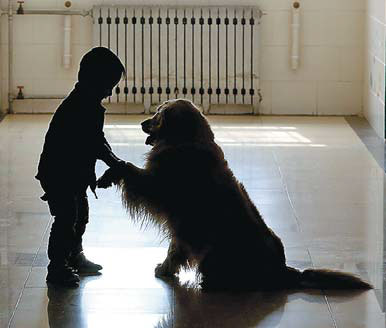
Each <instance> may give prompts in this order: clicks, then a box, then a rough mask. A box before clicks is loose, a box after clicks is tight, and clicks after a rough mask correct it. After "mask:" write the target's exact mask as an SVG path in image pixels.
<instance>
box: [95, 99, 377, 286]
mask: <svg viewBox="0 0 386 328" xmlns="http://www.w3.org/2000/svg"><path fill="white" fill-rule="evenodd" d="M141 124H142V130H143V131H144V132H145V133H146V134H148V137H147V139H146V144H148V145H152V149H151V150H150V152H149V153H148V154H147V159H146V164H145V167H144V168H139V167H136V166H134V165H133V164H131V163H126V164H125V165H124V166H123V167H122V168H121V169H109V170H107V171H106V172H105V173H104V174H103V176H102V177H101V178H100V179H99V180H98V186H99V187H100V188H107V187H109V186H111V185H112V183H114V184H116V185H118V186H119V187H120V188H121V190H122V199H123V202H124V205H125V206H126V208H127V209H128V210H129V212H130V214H131V215H132V216H133V217H134V218H137V219H138V220H145V221H151V222H153V223H156V224H157V225H158V226H159V227H160V229H161V230H162V231H163V232H164V233H165V234H166V235H167V236H168V237H169V238H170V240H171V242H170V246H169V250H168V255H167V257H166V259H165V261H164V262H163V263H162V264H159V265H158V266H157V267H156V269H155V274H156V276H157V277H172V276H174V275H175V274H176V273H178V272H179V270H180V268H181V267H190V266H196V267H197V268H198V272H199V273H200V276H201V285H202V287H203V288H204V289H207V290H273V289H284V288H333V289H368V288H372V287H371V285H370V284H368V283H366V282H364V281H362V280H361V279H360V278H358V277H355V276H353V275H351V274H348V273H341V272H337V271H331V270H316V269H308V270H305V271H303V272H301V271H299V270H297V269H294V268H291V267H288V266H287V265H286V258H285V254H284V247H283V244H282V242H281V240H280V238H279V237H278V236H276V235H275V233H274V232H273V231H272V230H271V229H270V228H269V227H268V226H267V225H266V224H265V222H264V220H263V218H262V217H261V215H260V213H259V211H258V210H257V208H256V207H255V205H254V204H253V202H252V201H251V199H250V198H249V196H248V193H247V191H246V190H245V188H244V186H243V185H242V184H241V183H240V182H239V181H238V180H237V179H236V178H235V176H234V175H233V173H232V170H231V169H230V168H229V166H228V163H227V161H226V160H225V158H224V153H223V151H222V150H221V148H220V147H219V146H218V145H217V144H216V142H215V141H214V134H213V132H212V130H211V128H210V126H209V124H208V122H207V120H206V119H205V117H204V116H203V115H202V114H201V113H200V111H199V110H198V108H197V107H196V106H195V105H194V104H193V103H192V102H190V101H187V100H183V99H177V100H171V101H167V102H165V103H163V104H162V105H160V106H159V107H158V109H157V113H156V114H155V115H154V116H153V117H152V118H150V119H147V120H145V121H144V122H142V123H141Z"/></svg>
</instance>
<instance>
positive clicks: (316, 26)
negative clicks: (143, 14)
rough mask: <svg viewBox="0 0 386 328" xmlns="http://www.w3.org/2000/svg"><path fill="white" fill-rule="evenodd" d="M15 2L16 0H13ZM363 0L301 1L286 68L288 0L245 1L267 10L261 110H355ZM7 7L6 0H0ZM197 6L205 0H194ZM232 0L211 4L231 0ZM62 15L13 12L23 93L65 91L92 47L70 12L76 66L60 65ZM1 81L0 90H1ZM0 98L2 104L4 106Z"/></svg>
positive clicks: (82, 22)
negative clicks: (296, 51) (297, 33)
mask: <svg viewBox="0 0 386 328" xmlns="http://www.w3.org/2000/svg"><path fill="white" fill-rule="evenodd" d="M15 2H16V1H15ZM127 2H128V1H127V0H126V1H122V0H115V1H111V0H110V1H92V0H74V1H72V3H73V7H72V9H89V8H91V6H92V4H107V3H111V4H120V3H121V4H123V3H127ZM365 2H366V0H300V3H301V10H302V12H301V15H302V16H301V25H302V27H301V29H302V36H301V44H302V45H301V62H300V68H299V69H298V71H295V72H294V71H292V70H291V69H290V52H289V49H290V47H289V43H290V21H291V20H290V13H291V11H290V9H291V4H292V3H293V1H292V0H255V1H251V0H242V1H238V2H237V4H244V5H256V4H257V5H259V6H260V7H261V9H262V10H264V11H266V12H267V15H266V16H264V17H263V22H262V36H261V44H262V53H261V87H262V94H263V98H264V101H263V103H262V107H261V112H262V113H264V114H320V115H324V114H328V115H340V114H345V115H347V114H348V115H349V114H358V113H360V112H362V104H363V99H362V95H363V62H364V58H363V57H364V56H363V54H364V48H363V46H364V18H365ZM1 3H2V8H3V9H6V4H7V1H5V0H2V2H1ZM63 3H64V1H55V0H39V1H28V0H27V1H26V4H25V8H30V9H38V8H39V9H42V8H44V9H48V8H49V9H63V8H64V5H63ZM131 3H133V4H150V3H151V4H163V3H165V4H169V5H172V4H173V3H177V4H179V5H182V4H186V5H191V4H192V1H191V0H190V1H188V0H183V1H182V0H178V1H166V0H163V1H151V0H146V1H138V0H137V1H136V2H134V1H133V2H131ZM193 3H194V4H197V5H204V4H208V1H206V0H205V1H204V0H195V1H194V2H193ZM235 3H236V2H235V1H234V0H233V1H231V0H223V1H218V0H216V1H211V2H210V4H213V5H214V4H235ZM0 28H1V45H2V50H1V58H2V68H3V72H4V74H3V78H4V79H6V78H7V76H6V75H7V74H6V73H7V72H6V71H7V70H6V69H5V70H4V68H6V63H7V54H6V42H7V20H6V17H4V16H3V17H2V21H1V25H0ZM62 28H63V17H60V16H34V15H25V16H16V17H15V22H14V35H15V40H14V46H15V48H14V52H15V55H14V61H15V90H14V92H16V85H20V84H21V85H24V86H25V94H26V95H44V94H47V95H49V94H65V93H67V92H68V91H69V90H70V89H71V87H72V85H73V83H74V81H75V78H76V72H77V63H78V62H79V59H80V57H81V55H82V54H83V53H84V52H85V51H87V49H88V48H90V47H91V46H92V19H91V18H89V17H88V18H82V17H73V28H74V29H73V33H72V37H73V40H72V42H73V48H72V49H73V66H72V69H70V70H69V71H66V70H64V69H63V68H62V65H61V60H62V56H61V55H62V40H63V34H62ZM5 91H6V90H5V88H4V87H3V94H4V92H5ZM5 99H6V98H4V97H3V106H4V105H6V102H5Z"/></svg>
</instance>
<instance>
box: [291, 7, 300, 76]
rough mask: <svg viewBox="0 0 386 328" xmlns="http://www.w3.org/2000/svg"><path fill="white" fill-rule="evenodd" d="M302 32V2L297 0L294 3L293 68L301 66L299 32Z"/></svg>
mask: <svg viewBox="0 0 386 328" xmlns="http://www.w3.org/2000/svg"><path fill="white" fill-rule="evenodd" d="M299 32H300V3H299V2H298V1H295V2H294V3H293V5H292V51H291V67H292V69H293V70H296V69H298V67H299V43H300V42H299V34H300V33H299Z"/></svg>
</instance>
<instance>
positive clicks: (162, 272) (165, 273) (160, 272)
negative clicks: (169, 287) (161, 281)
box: [154, 263, 174, 278]
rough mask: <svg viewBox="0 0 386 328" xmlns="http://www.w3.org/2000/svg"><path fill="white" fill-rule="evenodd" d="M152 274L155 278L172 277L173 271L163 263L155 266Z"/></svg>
mask: <svg viewBox="0 0 386 328" xmlns="http://www.w3.org/2000/svg"><path fill="white" fill-rule="evenodd" d="M154 274H155V276H156V277H157V278H174V273H172V272H170V271H169V270H168V269H167V268H166V267H165V266H164V265H163V263H160V264H158V265H157V266H156V268H155V270H154Z"/></svg>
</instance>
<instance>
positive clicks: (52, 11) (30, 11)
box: [23, 9, 92, 17]
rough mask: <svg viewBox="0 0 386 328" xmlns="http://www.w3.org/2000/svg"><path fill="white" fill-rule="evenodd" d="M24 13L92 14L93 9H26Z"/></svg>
mask: <svg viewBox="0 0 386 328" xmlns="http://www.w3.org/2000/svg"><path fill="white" fill-rule="evenodd" d="M23 15H65V16H71V15H72V16H83V17H86V16H92V11H91V10H77V11H75V10H36V9H30V10H28V9H24V13H23Z"/></svg>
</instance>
